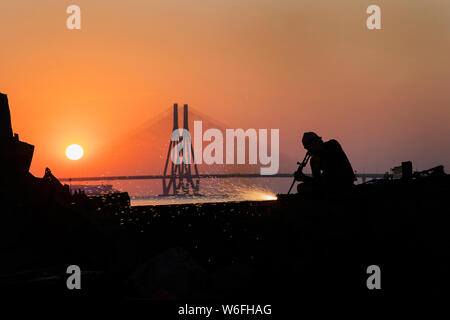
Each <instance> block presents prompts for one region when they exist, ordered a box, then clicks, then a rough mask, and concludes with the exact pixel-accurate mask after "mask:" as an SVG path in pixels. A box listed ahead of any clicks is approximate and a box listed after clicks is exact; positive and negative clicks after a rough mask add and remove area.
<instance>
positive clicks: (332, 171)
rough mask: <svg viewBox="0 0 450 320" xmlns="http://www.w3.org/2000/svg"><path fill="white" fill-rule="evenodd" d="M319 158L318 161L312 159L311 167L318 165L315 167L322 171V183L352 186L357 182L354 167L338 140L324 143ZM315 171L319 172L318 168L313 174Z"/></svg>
mask: <svg viewBox="0 0 450 320" xmlns="http://www.w3.org/2000/svg"><path fill="white" fill-rule="evenodd" d="M317 158H318V159H317V161H314V160H313V159H311V160H312V161H311V165H312V166H314V164H313V163H316V164H315V166H317V167H318V168H319V169H320V171H321V177H320V181H321V182H322V183H324V184H329V185H351V184H353V182H354V181H355V174H354V172H353V168H352V165H351V164H350V161H349V160H348V158H347V155H346V154H345V152H344V150H342V147H341V145H340V144H339V142H337V141H336V140H330V141H327V142H324V143H323V146H322V148H321V150H320V152H319V154H318V155H317ZM315 169H316V170H315ZM315 171H316V172H317V168H313V173H314V172H315Z"/></svg>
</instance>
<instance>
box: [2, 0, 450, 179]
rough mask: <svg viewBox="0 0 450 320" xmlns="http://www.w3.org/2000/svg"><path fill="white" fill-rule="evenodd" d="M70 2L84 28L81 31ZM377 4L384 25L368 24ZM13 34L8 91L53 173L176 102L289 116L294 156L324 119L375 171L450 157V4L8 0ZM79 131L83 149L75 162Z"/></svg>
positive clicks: (7, 31)
mask: <svg viewBox="0 0 450 320" xmlns="http://www.w3.org/2000/svg"><path fill="white" fill-rule="evenodd" d="M70 4H77V5H79V6H80V7H81V10H82V11H81V14H82V29H81V30H68V29H67V28H66V23H65V22H66V19H67V17H68V14H66V12H65V11H66V8H67V6H69V5H70ZM370 4H378V5H379V6H380V7H381V10H382V28H383V29H382V30H376V31H370V30H367V28H366V22H365V21H366V18H367V14H366V8H367V7H368V5H370ZM0 32H1V38H0V39H1V50H0V92H3V93H6V94H8V96H9V100H10V105H11V109H12V119H13V128H14V131H15V132H18V133H19V134H20V136H21V139H22V140H24V141H27V142H29V143H32V144H34V145H35V146H36V152H35V158H34V160H33V164H32V172H33V173H34V174H36V175H39V176H41V175H43V170H44V168H45V166H49V167H50V168H53V171H54V172H55V173H56V174H57V175H58V176H66V175H68V174H69V173H70V174H73V175H77V174H78V175H83V171H82V167H83V165H86V163H87V162H89V160H90V159H93V157H92V155H94V154H95V153H96V152H99V151H98V150H101V148H103V147H104V146H105V145H107V144H108V143H110V142H111V141H113V140H115V139H117V138H120V137H122V136H124V135H126V134H127V133H128V132H130V131H133V129H134V128H136V127H138V126H139V125H141V124H142V123H143V122H145V121H147V120H149V119H152V118H153V117H154V116H155V115H157V114H159V113H161V112H162V111H163V110H165V109H167V110H169V109H170V108H171V105H172V103H173V102H179V103H181V104H182V103H189V104H190V105H192V106H194V107H195V108H196V109H197V110H200V111H201V112H203V113H205V114H207V115H209V116H210V117H211V118H216V119H218V120H220V121H221V122H222V123H226V124H227V125H228V126H230V127H231V128H239V127H243V128H279V129H280V139H281V148H282V150H281V151H282V152H284V153H288V154H292V155H293V156H294V158H302V156H303V153H304V151H303V150H302V149H300V147H299V145H298V142H299V138H300V135H301V132H303V131H310V130H313V131H316V132H317V133H318V134H319V135H321V136H323V137H324V139H325V140H327V139H331V138H336V139H338V140H339V141H340V142H341V144H342V145H343V147H344V149H345V151H346V152H347V154H348V156H349V158H350V160H351V162H352V164H353V166H354V168H355V169H357V170H358V171H359V172H385V171H387V170H389V168H391V167H393V166H394V165H397V164H399V163H400V162H401V161H405V160H412V161H413V165H414V167H415V168H416V169H426V168H429V167H431V166H435V165H438V164H444V165H446V167H447V169H449V168H450V148H449V146H450V125H449V124H450V90H449V88H448V86H449V83H450V1H448V0H427V1H424V0H420V1H419V0H396V1H376V0H372V1H364V0H346V1H336V0H308V1H305V0H292V1H291V0H276V1H275V0H271V1H268V0H239V1H238V0H195V1H187V0H185V1H182V0H160V1H150V0H127V1H111V0H108V1H106V0H76V1H75V0H72V1H63V0H54V1H50V0H45V1H44V0H40V1H31V0H28V1H25V0H14V1H4V0H2V1H1V2H0ZM70 143H79V144H81V145H82V146H83V147H84V148H85V151H86V157H85V158H84V159H83V160H81V161H79V162H71V161H69V160H67V159H66V158H65V155H64V150H65V148H66V146H67V145H69V144H70ZM117 152H120V150H118V151H117ZM136 152H139V150H137V151H136ZM137 155H138V154H137ZM128 166H129V168H132V166H133V163H130V164H128ZM98 167H99V169H98V170H99V172H98V174H101V173H102V172H100V171H101V164H98ZM293 167H295V163H294V164H293ZM149 171H151V170H149ZM153 172H154V170H153ZM123 174H127V168H124V172H123Z"/></svg>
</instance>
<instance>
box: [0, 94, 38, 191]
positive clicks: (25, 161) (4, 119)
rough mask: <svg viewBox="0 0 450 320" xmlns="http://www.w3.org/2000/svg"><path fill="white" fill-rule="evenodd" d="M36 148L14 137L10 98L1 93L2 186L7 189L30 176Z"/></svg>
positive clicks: (0, 164) (0, 146) (0, 175)
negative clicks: (29, 171) (8, 186)
mask: <svg viewBox="0 0 450 320" xmlns="http://www.w3.org/2000/svg"><path fill="white" fill-rule="evenodd" d="M33 152H34V146H32V145H30V144H28V143H25V142H22V141H20V140H19V135H18V134H15V135H13V130H12V125H11V114H10V111H9V104H8V97H7V96H6V95H5V94H2V93H0V167H1V169H2V170H1V173H0V185H1V186H2V187H5V186H6V185H8V184H9V183H11V182H14V181H16V180H17V179H20V178H21V177H22V178H23V177H24V176H26V175H27V174H28V170H29V169H30V165H31V159H32V158H33Z"/></svg>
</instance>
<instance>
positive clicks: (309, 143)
mask: <svg viewBox="0 0 450 320" xmlns="http://www.w3.org/2000/svg"><path fill="white" fill-rule="evenodd" d="M302 143H303V146H304V147H305V149H306V150H308V151H309V152H310V153H312V154H314V153H316V152H317V151H319V149H320V147H321V146H322V144H323V141H322V138H321V137H319V136H318V135H317V134H315V133H314V132H305V133H304V134H303V138H302Z"/></svg>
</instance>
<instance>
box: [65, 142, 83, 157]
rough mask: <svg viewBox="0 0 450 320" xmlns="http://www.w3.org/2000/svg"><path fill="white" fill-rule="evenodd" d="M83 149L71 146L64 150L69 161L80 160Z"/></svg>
mask: <svg viewBox="0 0 450 320" xmlns="http://www.w3.org/2000/svg"><path fill="white" fill-rule="evenodd" d="M83 154H84V151H83V148H82V147H81V146H80V145H78V144H71V145H70V146H68V147H67V149H66V156H67V158H69V159H70V160H80V159H81V158H82V157H83Z"/></svg>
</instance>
